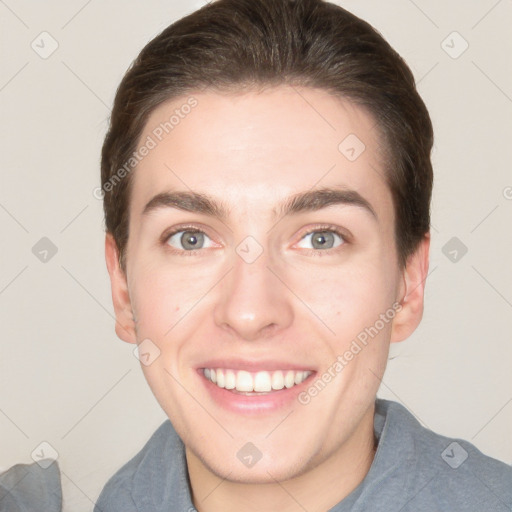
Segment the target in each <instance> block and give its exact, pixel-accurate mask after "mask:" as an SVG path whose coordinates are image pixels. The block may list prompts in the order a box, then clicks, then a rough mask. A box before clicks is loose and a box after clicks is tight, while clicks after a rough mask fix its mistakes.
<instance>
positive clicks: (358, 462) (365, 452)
mask: <svg viewBox="0 0 512 512" xmlns="http://www.w3.org/2000/svg"><path fill="white" fill-rule="evenodd" d="M374 412H375V406H374V405H372V407H370V408H369V409H368V411H367V413H366V414H365V416H364V417H363V420H362V421H361V423H360V424H359V425H358V426H357V428H356V429H355V431H354V432H353V433H352V435H351V436H350V438H349V439H347V440H346V441H345V442H344V443H343V444H342V445H340V446H339V447H337V449H336V450H335V451H333V452H332V453H330V454H327V455H325V456H324V458H323V459H321V460H320V461H319V462H318V463H317V464H316V465H314V466H312V467H309V466H308V467H307V468H306V471H304V472H302V473H301V474H299V475H298V476H295V477H293V478H290V479H288V480H284V481H281V482H278V481H276V480H274V481H270V482H268V483H262V484H248V483H243V482H236V481H232V480H228V478H229V475H228V476H227V477H221V476H219V475H216V474H214V473H212V472H211V471H210V470H209V469H208V468H207V467H206V466H205V465H204V464H203V462H202V461H201V460H200V459H199V458H198V457H196V456H195V455H194V454H193V453H192V452H190V450H188V448H187V449H186V457H187V465H188V472H189V477H190V483H191V489H192V497H193V501H194V505H195V507H196V509H197V510H198V512H218V511H222V512H235V511H236V512H239V511H240V510H245V511H248V512H253V511H254V512H256V511H258V512H272V511H275V510H279V511H280V512H304V510H308V512H325V510H329V509H330V508H332V507H334V506H335V505H336V504H338V503H339V502H340V501H342V500H343V499H344V498H345V497H346V496H348V495H349V494H350V493H351V492H352V491H353V490H354V489H355V488H356V487H357V486H358V485H359V484H360V483H361V482H362V481H363V479H364V478H365V476H366V475H367V473H368V471H369V470H370V466H371V464H372V462H373V459H374V457H375V451H376V443H375V438H374V432H373V416H374Z"/></svg>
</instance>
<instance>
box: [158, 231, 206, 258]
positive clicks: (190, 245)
mask: <svg viewBox="0 0 512 512" xmlns="http://www.w3.org/2000/svg"><path fill="white" fill-rule="evenodd" d="M205 239H207V240H210V237H209V236H208V235H207V234H206V233H205V232H204V231H201V230H200V229H186V228H180V229H179V230H175V231H172V232H171V233H169V234H167V235H166V236H165V240H164V241H165V243H166V244H168V245H170V246H171V247H173V248H175V249H177V250H179V251H183V250H184V251H188V252H190V251H193V250H194V249H195V250H199V249H206V248H208V247H212V245H206V246H205V245H204V243H205ZM210 242H211V240H210Z"/></svg>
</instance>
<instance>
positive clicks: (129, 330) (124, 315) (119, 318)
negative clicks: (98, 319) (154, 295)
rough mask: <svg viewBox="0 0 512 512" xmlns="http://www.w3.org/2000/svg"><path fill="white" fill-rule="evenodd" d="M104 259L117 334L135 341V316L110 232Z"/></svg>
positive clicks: (130, 341) (106, 239) (125, 339)
mask: <svg viewBox="0 0 512 512" xmlns="http://www.w3.org/2000/svg"><path fill="white" fill-rule="evenodd" d="M105 261H106V264H107V270H108V273H109V276H110V286H111V289H112V303H113V304H114V312H115V316H116V325H115V331H116V334H117V336H118V337H119V338H120V339H121V340H123V341H126V342H127V343H137V336H136V331H135V318H134V313H133V310H132V304H131V301H130V294H129V290H128V284H127V280H126V274H125V273H124V272H123V270H122V269H121V266H120V264H119V250H118V247H117V244H116V242H115V240H114V237H113V236H112V234H111V233H106V236H105Z"/></svg>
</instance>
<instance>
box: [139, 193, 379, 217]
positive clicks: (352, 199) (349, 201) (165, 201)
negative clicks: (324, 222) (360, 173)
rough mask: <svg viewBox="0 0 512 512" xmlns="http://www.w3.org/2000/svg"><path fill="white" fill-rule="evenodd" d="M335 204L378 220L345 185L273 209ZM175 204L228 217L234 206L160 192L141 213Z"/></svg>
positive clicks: (284, 211)
mask: <svg viewBox="0 0 512 512" xmlns="http://www.w3.org/2000/svg"><path fill="white" fill-rule="evenodd" d="M333 205H349V206H355V207H358V208H361V209H363V210H364V211H366V212H368V213H369V214H371V216H372V217H374V219H375V220H378V217H377V214H376V213H375V210H374V209H373V207H372V205H371V204H370V203H369V201H367V200H366V199H365V198H364V197H363V196H362V195H361V194H359V192H356V191H355V190H350V189H346V188H321V189H315V190H309V191H307V192H301V193H298V194H294V195H292V196H291V197H289V198H287V199H286V200H285V201H284V202H283V203H281V204H280V205H278V206H277V207H275V208H273V209H272V215H273V218H274V219H275V218H277V217H279V218H280V217H285V216H287V215H294V214H298V213H302V212H311V211H318V210H322V209H324V208H327V207H329V206H333ZM164 208H175V209H178V210H183V211H186V212H193V213H201V214H204V215H207V216H210V217H215V218H218V219H220V220H222V221H227V219H228V218H229V214H230V212H231V210H230V209H229V208H228V206H227V205H226V204H225V203H224V202H223V201H217V200H216V199H215V198H213V197H211V196H209V195H207V194H203V193H199V192H193V191H172V192H161V193H159V194H157V195H155V196H154V197H153V198H152V199H151V200H150V201H149V202H148V203H147V204H146V206H145V207H144V210H143V211H142V216H147V215H148V214H149V213H151V212H153V211H156V210H160V209H164Z"/></svg>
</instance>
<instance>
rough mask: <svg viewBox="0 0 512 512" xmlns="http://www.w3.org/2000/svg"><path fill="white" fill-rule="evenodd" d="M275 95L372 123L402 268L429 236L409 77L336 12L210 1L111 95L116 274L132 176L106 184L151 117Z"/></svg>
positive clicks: (424, 121)
mask: <svg viewBox="0 0 512 512" xmlns="http://www.w3.org/2000/svg"><path fill="white" fill-rule="evenodd" d="M274 85H276V86H277V85H294V86H303V87H314V88H321V89H324V90H326V91H328V92H330V93H332V94H335V95H338V96H339V97H342V98H346V99H348V100H350V101H353V102H354V103H356V104H358V105H361V106H364V107H365V108H366V109H367V110H368V111H369V112H370V113H371V114H372V115H373V117H374V118H375V121H376V123H377V128H378V130H379V133H380V135H381V139H382V140H381V142H382V146H383V147H384V148H385V149H386V153H387V154H388V155H389V158H386V165H385V167H386V169H385V171H386V179H387V183H388V186H389V188H390V191H391V194H392V197H393V204H394V208H395V218H396V222H395V239H396V247H397V252H398V255H399V258H400V263H401V265H402V266H403V265H405V263H406V261H407V257H408V256H409V255H410V254H412V252H414V250H415V249H416V247H417V245H418V244H419V242H420V241H421V239H422V238H423V237H424V236H425V234H426V233H427V232H428V231H429V229H430V200H431V194H432V181H433V175H432V164H431V161H430V153H431V149H432V144H433V129H432V123H431V120H430V116H429V114H428V111H427V108H426V107H425V104H424V103H423V101H422V99H421V98H420V96H419V94H418V92H417V90H416V85H415V81H414V77H413V75H412V73H411V70H410V69H409V67H408V66H407V65H406V64H405V62H404V61H403V59H402V58H401V57H400V56H399V55H398V53H397V52H396V51H395V50H393V49H392V48H391V46H390V45H389V44H388V43H387V42H386V41H385V39H384V38H383V37H382V36H381V35H380V34H379V33H378V32H377V31H376V30H375V29H374V28H373V27H372V26H371V25H370V24H368V23H367V22H365V21H363V20H361V19H360V18H358V17H356V16H355V15H353V14H351V13H350V12H348V11H346V10H345V9H343V8H341V7H339V6H337V5H335V4H332V3H329V2H326V1H322V0H217V1H215V2H212V3H210V4H207V5H205V6H204V7H203V8H201V9H199V10H197V11H195V12H193V13H191V14H190V15H187V16H185V17H184V18H181V19H180V20H178V21H176V22H175V23H173V24H171V25H170V26H169V27H167V28H166V29H165V30H164V31H163V32H162V33H161V34H159V35H158V36H157V37H155V38H154V39H153V40H151V41H150V42H149V43H148V44H147V45H146V46H145V47H144V48H143V50H142V51H141V52H140V54H139V56H138V57H137V58H136V59H135V61H134V62H133V63H132V65H131V66H130V68H129V70H128V71H127V73H126V75H125V76H124V78H123V80H122V81H121V83H120V85H119V87H118V89H117V93H116V97H115V100H114V106H113V109H112V115H111V118H110V126H109V130H108V133H107V135H106V137H105V141H104V144H103V148H102V155H101V182H102V189H103V193H104V195H103V208H104V213H105V227H106V230H107V231H108V232H110V233H112V235H113V237H114V239H115V242H116V244H117V247H118V249H119V254H120V263H121V267H122V269H123V271H125V272H126V244H127V241H128V235H129V233H128V227H129V204H130V203H129V201H130V190H131V182H132V173H128V174H127V175H126V177H125V178H123V179H122V180H119V181H118V182H117V183H115V184H114V185H115V186H112V181H111V180H112V177H113V176H114V175H115V174H116V172H118V171H119V169H120V168H121V167H122V166H123V164H125V163H126V162H127V161H129V159H130V156H131V155H132V154H133V152H134V151H135V150H136V148H137V145H138V142H139V138H140V136H141V134H142V131H143V130H144V127H145V124H146V122H147V120H148V117H149V115H150V114H151V113H152V112H153V110H154V109H155V108H156V107H157V106H158V105H160V104H161V103H162V102H164V101H166V100H169V99H172V98H174V97H178V96H181V95H184V94H186V93H191V92H192V91H196V90H200V89H206V88H209V89H214V90H219V91H221V90H222V91H228V92H229V91H233V92H237V91H242V90H249V89H253V90H254V89H256V88H262V87H267V86H274ZM340 142H341V141H340ZM109 180H110V181H109ZM108 183H110V185H111V186H109V187H106V184H108Z"/></svg>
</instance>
